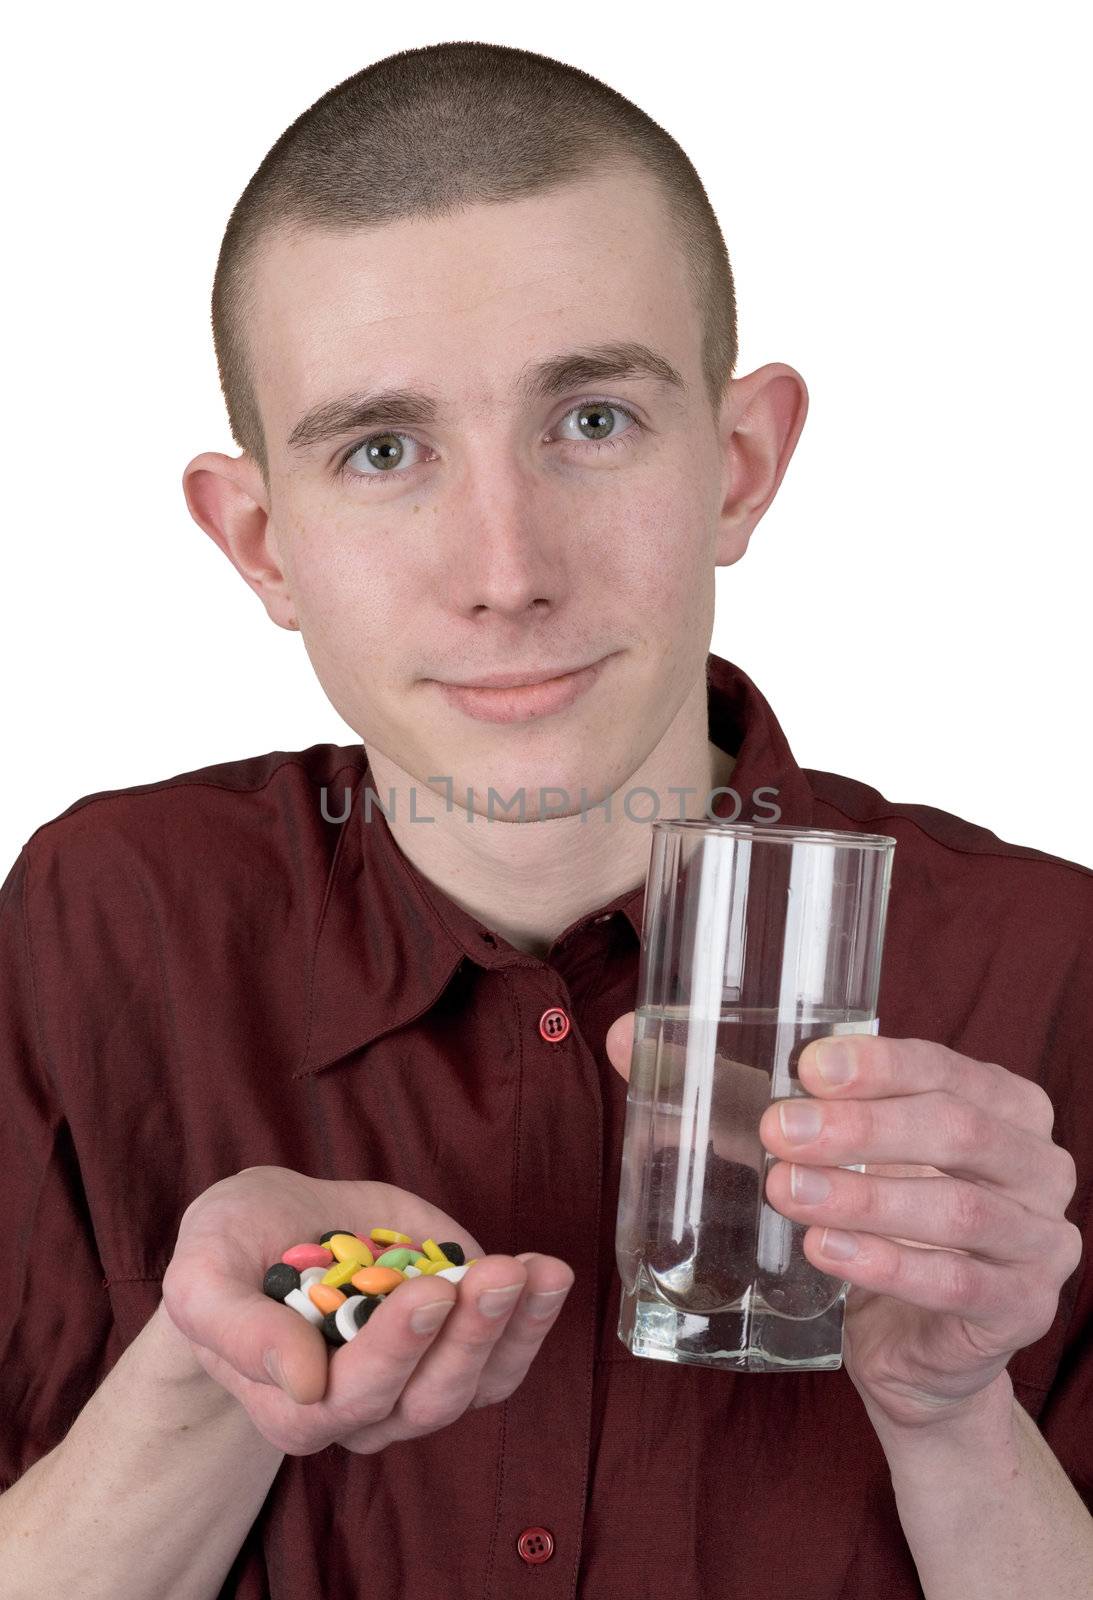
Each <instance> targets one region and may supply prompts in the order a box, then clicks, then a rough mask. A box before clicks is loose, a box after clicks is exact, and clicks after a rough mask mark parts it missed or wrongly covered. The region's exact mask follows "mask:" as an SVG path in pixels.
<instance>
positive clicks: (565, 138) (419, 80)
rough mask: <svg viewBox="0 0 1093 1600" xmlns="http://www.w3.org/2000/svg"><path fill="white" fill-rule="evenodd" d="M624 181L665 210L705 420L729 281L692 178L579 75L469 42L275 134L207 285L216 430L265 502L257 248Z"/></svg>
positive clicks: (634, 113)
mask: <svg viewBox="0 0 1093 1600" xmlns="http://www.w3.org/2000/svg"><path fill="white" fill-rule="evenodd" d="M635 167H637V168H639V169H644V170H645V171H646V172H647V173H649V174H650V175H651V177H652V178H653V179H654V181H655V182H656V184H657V185H658V186H659V189H660V192H661V193H662V194H663V196H664V200H665V202H666V207H667V215H668V218H669V221H670V223H671V225H672V227H673V229H674V231H675V237H676V242H677V244H678V247H679V250H680V252H681V255H682V257H683V260H684V263H685V265H686V268H687V272H688V277H689V281H690V284H691V287H692V292H693V295H694V300H695V305H696V308H697V310H698V314H699V322H700V326H701V328H702V371H703V378H704V382H705V388H706V393H707V396H708V398H709V403H710V407H711V410H712V411H713V413H714V415H715V416H716V415H717V413H718V411H719V409H720V406H721V402H722V400H723V398H724V394H725V391H726V389H727V387H728V383H729V380H730V378H731V377H732V374H733V371H734V369H735V366H736V356H737V338H736V294H735V288H734V284H733V275H732V268H731V266H730V264H729V257H728V252H727V250H726V248H725V241H724V239H723V237H722V234H721V229H720V227H719V225H718V221H717V217H716V215H715V213H714V210H713V207H712V206H711V205H710V201H709V198H708V196H707V194H706V190H705V188H704V187H703V185H702V181H701V179H700V178H699V176H698V173H697V172H696V171H695V169H694V167H693V166H692V164H691V162H690V160H689V159H688V158H687V156H686V155H685V154H684V152H683V150H682V149H681V148H680V146H679V145H678V144H677V143H676V141H675V140H674V139H673V138H672V137H671V135H670V134H668V133H666V132H665V130H664V129H663V128H662V127H661V126H660V125H659V123H656V122H654V121H653V119H652V118H651V117H649V116H647V115H646V113H645V112H644V111H642V110H640V109H639V108H638V107H637V106H636V105H634V104H633V103H632V102H631V101H629V100H627V99H626V98H625V97H624V96H623V95H621V94H619V93H617V92H616V90H614V89H612V88H610V87H609V86H608V85H607V84H605V83H602V82H601V81H600V79H598V78H594V77H592V76H591V75H590V74H589V73H587V72H582V71H581V70H580V68H578V67H573V66H569V65H568V64H567V63H565V62H561V61H555V60H554V59H553V58H552V57H550V56H543V55H537V54H535V53H534V52H532V51H530V50H519V49H515V48H513V47H511V46H508V45H499V44H485V43H480V42H478V41H462V40H461V41H453V42H445V43H441V44H432V45H425V46H422V47H420V48H418V49H413V50H401V51H399V52H398V53H397V54H395V55H390V56H386V57H385V58H384V59H383V60H381V61H377V62H374V63H373V64H372V65H371V66H368V67H365V68H363V69H362V70H361V71H360V72H355V73H354V74H353V75H352V77H349V78H346V79H344V80H343V82H341V83H339V84H336V85H335V87H334V88H332V89H329V90H327V92H326V93H325V94H324V95H322V96H321V97H320V98H319V99H318V100H316V101H315V103H314V104H313V105H311V106H309V107H308V109H307V110H306V111H304V112H303V113H302V114H301V115H300V116H299V117H297V118H296V121H295V122H293V123H292V124H291V125H290V126H289V127H288V128H286V129H285V131H284V133H282V134H281V136H280V138H279V139H278V140H277V141H276V143H275V144H274V145H273V146H272V147H271V148H270V150H269V151H268V152H267V154H266V156H265V157H264V158H263V160H262V162H261V165H260V166H259V167H258V169H257V171H256V172H255V173H254V175H253V177H252V178H251V179H250V182H249V183H248V184H247V186H246V188H245V189H244V190H243V193H242V194H241V195H240V197H239V199H238V200H237V201H236V204H235V206H234V208H233V210H232V213H231V216H230V218H229V219H228V225H227V228H226V229H225V232H224V238H223V240H222V242H221V246H220V254H219V257H218V259H217V265H216V272H215V276H214V279H213V292H212V327H213V344H214V346H215V350H216V360H217V367H218V370H219V374H220V386H221V389H222V390H223V394H224V400H225V404H226V406H227V411H228V423H229V426H230V428H231V432H232V437H233V438H234V439H235V441H236V443H237V444H238V445H239V447H240V449H241V450H243V451H245V452H246V453H248V454H249V455H250V456H252V457H253V458H254V460H256V461H257V462H258V465H259V467H260V469H261V472H262V478H263V481H264V482H265V484H266V488H267V491H268V489H269V456H268V448H267V441H266V437H265V433H264V431H263V427H262V419H261V415H260V413H259V410H258V404H257V399H256V395H255V384H254V379H253V375H252V369H251V366H250V362H249V359H248V354H247V346H246V334H247V329H248V325H249V320H250V316H249V314H250V312H251V310H252V308H253V274H252V272H251V268H252V265H253V263H254V260H255V257H256V254H257V252H258V249H259V247H260V245H261V243H262V241H263V240H264V239H265V238H267V237H269V236H272V235H273V234H274V233H283V232H285V233H290V234H291V233H292V232H293V231H295V230H301V229H308V228H314V229H319V230H321V231H326V232H330V233H338V232H341V231H343V230H344V231H347V232H348V231H352V230H353V229H355V228H370V227H382V226H383V225H384V224H385V223H389V222H396V221H401V220H403V219H406V218H411V217H430V216H444V215H450V214H452V213H454V212H456V211H458V210H459V209H461V208H463V207H467V206H473V205H496V204H504V202H505V201H507V200H519V199H523V198H524V197H525V196H529V195H535V194H541V193H546V192H548V191H550V190H552V189H556V188H560V187H562V186H563V185H565V184H566V183H574V182H578V181H580V180H582V179H585V180H587V179H589V178H593V177H595V176H597V175H599V174H600V173H602V172H605V171H615V170H618V171H621V172H624V173H625V172H626V171H629V172H631V173H633V171H634V169H635Z"/></svg>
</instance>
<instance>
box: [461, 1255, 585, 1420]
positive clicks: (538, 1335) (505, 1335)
mask: <svg viewBox="0 0 1093 1600" xmlns="http://www.w3.org/2000/svg"><path fill="white" fill-rule="evenodd" d="M517 1259H525V1258H521V1257H518V1258H517ZM532 1263H534V1264H532ZM564 1265H565V1264H564V1262H559V1261H558V1260H557V1258H556V1257H554V1256H533V1257H532V1258H531V1260H530V1261H529V1262H528V1281H527V1284H526V1286H525V1289H524V1293H523V1294H522V1295H521V1296H520V1299H519V1301H518V1303H517V1305H516V1308H515V1310H514V1311H513V1313H512V1316H511V1317H509V1319H508V1320H507V1322H506V1323H505V1326H504V1329H503V1330H502V1333H501V1337H500V1338H499V1339H498V1341H497V1343H496V1344H495V1345H494V1347H493V1349H492V1350H491V1351H490V1352H489V1355H488V1356H487V1358H486V1362H485V1365H484V1366H483V1368H482V1370H481V1372H480V1373H479V1375H478V1387H477V1389H476V1390H475V1395H474V1399H473V1400H472V1401H471V1404H472V1406H476V1407H477V1406H488V1405H496V1404H497V1402H498V1401H500V1400H506V1399H507V1398H508V1396H509V1395H510V1394H512V1392H513V1390H514V1389H517V1388H518V1387H519V1386H520V1384H521V1383H522V1382H523V1381H524V1378H525V1377H526V1376H527V1372H528V1368H529V1367H530V1366H531V1363H532V1362H533V1361H534V1359H535V1357H536V1355H537V1354H538V1351H539V1347H540V1345H541V1344H542V1342H543V1340H544V1339H545V1338H546V1336H547V1334H548V1333H549V1332H550V1330H551V1328H553V1327H554V1324H555V1323H556V1321H557V1320H558V1314H559V1312H560V1311H561V1309H562V1307H563V1306H564V1305H566V1303H567V1302H568V1298H569V1291H570V1289H571V1288H572V1287H573V1283H574V1281H575V1280H574V1275H573V1271H572V1269H571V1268H568V1267H567V1268H566V1269H565V1272H564V1273H562V1272H561V1271H560V1270H559V1268H560V1267H562V1266H564ZM567 1280H568V1281H567ZM431 1355H432V1353H431V1352H430V1359H431Z"/></svg>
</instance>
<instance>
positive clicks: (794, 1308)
mask: <svg viewBox="0 0 1093 1600" xmlns="http://www.w3.org/2000/svg"><path fill="white" fill-rule="evenodd" d="M651 826H652V848H651V853H650V864H649V875H648V879H647V883H646V893H645V914H644V921H643V926H642V938H641V960H640V968H639V973H638V1004H637V1012H636V1016H635V1021H634V1048H633V1055H632V1057H631V1066H630V1083H629V1088H628V1091H627V1100H626V1125H625V1131H624V1136H623V1149H622V1170H621V1180H620V1186H619V1209H618V1219H617V1224H616V1234H615V1253H616V1259H617V1262H618V1268H619V1274H620V1276H621V1278H622V1290H621V1301H620V1315H619V1328H618V1333H619V1338H620V1339H621V1340H622V1342H623V1344H624V1345H625V1346H626V1348H627V1349H628V1350H630V1351H631V1352H632V1353H633V1354H634V1355H637V1356H651V1357H654V1358H655V1359H657V1360H661V1361H679V1362H687V1363H691V1364H694V1365H698V1366H711V1367H720V1368H732V1369H735V1370H741V1371H745V1372H801V1371H809V1370H823V1369H835V1368H838V1367H840V1366H841V1365H842V1336H843V1311H844V1307H845V1303H846V1291H847V1288H848V1284H847V1282H846V1281H845V1280H839V1279H838V1278H836V1277H834V1276H833V1275H831V1274H830V1273H827V1272H823V1271H821V1270H820V1269H819V1268H818V1267H814V1266H813V1265H812V1264H811V1263H810V1262H809V1261H808V1259H807V1257H806V1256H805V1254H804V1250H803V1248H802V1240H803V1238H804V1234H805V1232H806V1227H807V1225H806V1224H804V1223H798V1222H792V1221H790V1219H789V1218H788V1217H785V1216H783V1215H782V1213H781V1212H780V1211H775V1210H774V1209H773V1207H772V1206H771V1205H770V1204H769V1203H768V1201H767V1199H766V1193H765V1191H766V1177H767V1173H768V1171H769V1170H770V1168H771V1166H772V1165H773V1163H774V1161H775V1159H776V1158H775V1157H774V1156H771V1155H770V1154H768V1152H767V1151H766V1149H765V1148H764V1146H763V1145H762V1144H761V1142H760V1139H759V1120H760V1118H761V1117H762V1115H763V1112H764V1110H765V1109H766V1107H767V1106H768V1105H769V1104H770V1102H771V1101H772V1100H785V1099H789V1098H791V1097H793V1096H797V1095H804V1094H806V1093H807V1090H805V1089H804V1088H802V1086H801V1084H800V1082H799V1081H798V1077H797V1061H798V1058H799V1056H800V1054H801V1051H802V1050H803V1049H804V1047H805V1045H806V1044H808V1042H809V1041H810V1040H811V1039H820V1038H823V1037H824V1036H825V1035H828V1034H845V1033H877V1032H878V1031H879V1018H878V1016H877V991H878V989H879V986H880V969H881V952H882V947H883V943H884V921H885V914H886V911H887V905H888V886H889V880H890V877H891V871H892V858H893V853H894V850H895V845H896V841H895V839H893V838H890V837H889V836H888V835H886V834H876V833H842V832H838V831H835V832H829V831H825V830H822V829H816V828H787V827H775V826H773V825H772V826H769V827H764V826H746V825H744V824H737V823H719V822H704V821H688V820H682V819H681V820H679V821H660V820H658V821H655V822H653V823H652V825H651ZM849 1170H852V1171H856V1172H860V1171H862V1170H863V1168H862V1167H860V1166H857V1167H852V1168H850V1169H849Z"/></svg>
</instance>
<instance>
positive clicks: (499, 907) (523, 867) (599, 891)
mask: <svg viewBox="0 0 1093 1600" xmlns="http://www.w3.org/2000/svg"><path fill="white" fill-rule="evenodd" d="M695 704H697V705H698V709H699V710H700V712H701V723H700V725H699V727H698V728H697V729H694V730H692V735H695V734H697V737H695V736H692V737H691V738H690V739H687V738H686V737H685V731H686V730H681V729H680V728H679V727H678V726H676V724H673V728H672V730H670V732H671V733H672V735H673V737H672V738H671V739H669V738H668V737H667V736H666V737H665V739H664V740H662V741H661V745H660V746H658V747H657V749H656V750H654V751H653V752H652V753H651V754H650V756H649V757H648V759H647V760H646V761H645V762H644V763H643V764H642V766H641V767H640V768H639V769H638V771H636V772H635V773H633V774H632V776H631V777H630V778H629V779H628V780H627V781H626V782H625V783H624V784H623V785H622V786H621V787H620V788H618V789H616V790H615V791H614V792H613V794H612V796H611V807H610V817H608V816H607V815H606V808H605V806H604V805H603V804H600V805H597V804H596V800H597V796H596V795H595V794H591V795H590V796H589V798H588V801H587V806H586V811H585V814H584V816H583V819H582V814H581V812H580V811H579V810H578V809H577V808H576V807H574V808H572V810H571V814H569V815H561V816H549V817H544V818H541V819H539V820H537V821H525V822H518V821H513V820H511V819H509V820H506V819H505V818H504V817H503V816H501V815H499V814H498V813H497V812H496V811H495V812H494V814H493V815H488V814H486V813H485V812H483V813H482V814H479V812H478V811H477V810H475V811H474V812H472V813H469V812H468V810H467V806H466V796H465V791H464V798H463V804H462V806H460V804H459V803H458V799H457V796H458V793H459V791H458V786H456V787H454V788H453V793H452V804H451V807H450V808H449V804H448V797H447V795H439V794H437V793H436V792H435V790H433V789H431V788H429V787H428V786H427V785H425V784H423V783H421V782H418V781H415V780H414V779H413V778H412V777H411V776H410V775H409V774H408V773H406V772H404V771H403V770H402V769H401V768H400V767H398V766H397V765H395V763H393V762H392V761H389V760H388V758H387V757H386V756H385V755H384V754H383V753H382V752H380V751H378V750H376V749H374V748H373V747H371V746H370V747H369V749H368V756H369V764H370V767H371V775H370V782H371V785H372V787H373V788H374V789H375V792H376V795H377V797H378V800H379V802H380V804H382V805H383V807H384V814H385V816H386V819H387V823H388V826H389V827H390V829H391V833H392V835H393V836H394V839H395V842H396V844H397V845H398V847H399V849H400V850H401V851H402V853H403V854H404V855H405V856H406V857H408V859H409V860H410V861H411V862H412V863H413V864H414V866H415V867H417V869H418V870H419V871H420V872H421V873H422V874H423V875H424V876H425V877H426V878H427V879H428V880H429V881H430V882H431V883H433V884H435V885H436V886H437V887H438V888H440V889H442V890H443V891H444V893H445V894H447V895H448V896H449V897H450V898H451V899H452V900H453V901H455V903H456V904H457V905H459V906H461V907H462V909H463V910H464V911H467V912H469V913H470V914H471V915H472V916H475V917H477V918H478V919H479V921H481V922H483V923H484V924H485V925H486V927H488V928H490V929H492V930H493V931H494V932H495V933H498V934H499V935H500V936H501V937H502V938H504V939H506V940H507V941H508V942H509V943H510V944H512V945H514V946H515V947H516V948H517V949H519V950H525V951H527V952H528V953H529V954H532V955H537V956H540V957H542V956H545V955H546V954H547V952H548V951H549V949H550V946H551V944H552V943H553V941H554V940H555V939H556V938H557V936H558V935H559V934H560V933H562V932H563V931H564V930H565V929H566V928H567V927H568V926H569V925H570V923H572V922H575V921H576V920H577V919H578V918H579V917H581V916H583V915H584V914H585V913H586V912H588V911H591V910H594V909H595V908H597V907H598V906H602V905H605V904H607V903H608V902H609V901H611V900H614V899H615V898H617V897H618V896H619V895H620V894H622V893H624V892H625V891H626V890H628V889H636V888H637V887H638V886H639V885H640V884H641V883H643V882H644V880H645V876H646V873H647V871H648V866H649V849H650V844H651V836H650V826H649V823H650V820H651V819H652V818H653V817H654V816H659V817H662V818H673V817H679V816H681V815H682V816H687V817H696V818H700V819H701V818H704V817H705V816H706V804H707V800H708V797H709V795H710V793H711V791H712V790H714V789H717V788H718V787H721V786H723V785H727V784H728V783H729V781H730V777H731V774H732V770H733V767H734V765H735V761H734V758H733V757H732V756H731V755H729V754H728V753H727V752H726V751H724V750H721V749H719V748H718V747H717V746H716V745H714V744H712V743H710V740H709V734H708V728H707V722H706V706H705V701H704V698H703V699H702V700H701V701H695V702H694V703H693V704H692V708H691V715H692V718H693V715H694V705H695ZM684 709H686V708H684ZM678 720H679V719H678V718H677V723H678ZM669 745H670V746H671V747H672V748H671V751H669V750H667V749H666V748H665V747H666V746H669ZM681 757H682V759H680V758H681ZM680 789H683V790H688V791H690V792H689V793H687V794H686V795H682V796H681V794H680V793H679V792H678V791H679V790H680ZM639 790H640V793H639V792H634V793H633V796H632V798H631V799H630V800H629V805H630V809H631V810H632V812H633V818H645V819H647V820H644V821H642V820H633V818H631V817H630V816H629V815H627V812H626V809H625V805H624V801H626V800H627V798H628V797H629V796H630V795H631V792H632V791H639ZM649 790H652V791H653V793H654V794H656V795H657V796H658V797H659V802H660V803H659V807H657V808H654V806H653V802H652V796H651V795H650V794H649V793H648V792H647V791H649ZM411 791H413V793H412V795H411ZM672 791H677V792H672ZM411 801H412V804H411ZM681 801H682V806H681ZM426 817H433V818H435V820H434V821H431V822H425V823H424V824H423V825H418V824H420V823H422V819H424V818H426Z"/></svg>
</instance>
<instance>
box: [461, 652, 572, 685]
mask: <svg viewBox="0 0 1093 1600" xmlns="http://www.w3.org/2000/svg"><path fill="white" fill-rule="evenodd" d="M602 659H603V657H602V656H599V657H597V661H601V660H602ZM595 665H596V661H588V662H584V663H582V664H580V665H578V666H575V667H532V668H530V669H529V670H528V671H526V672H507V671H501V672H491V673H487V674H486V676H485V677H484V678H475V679H474V680H473V682H467V683H464V682H462V681H459V680H456V679H454V678H437V679H435V680H434V681H435V682H437V683H446V684H448V685H449V687H451V688H453V689H523V688H524V687H526V685H528V684H531V683H548V682H549V681H550V680H551V679H552V678H568V677H569V676H570V674H572V673H575V672H585V671H586V670H587V669H588V667H594V666H595Z"/></svg>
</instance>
